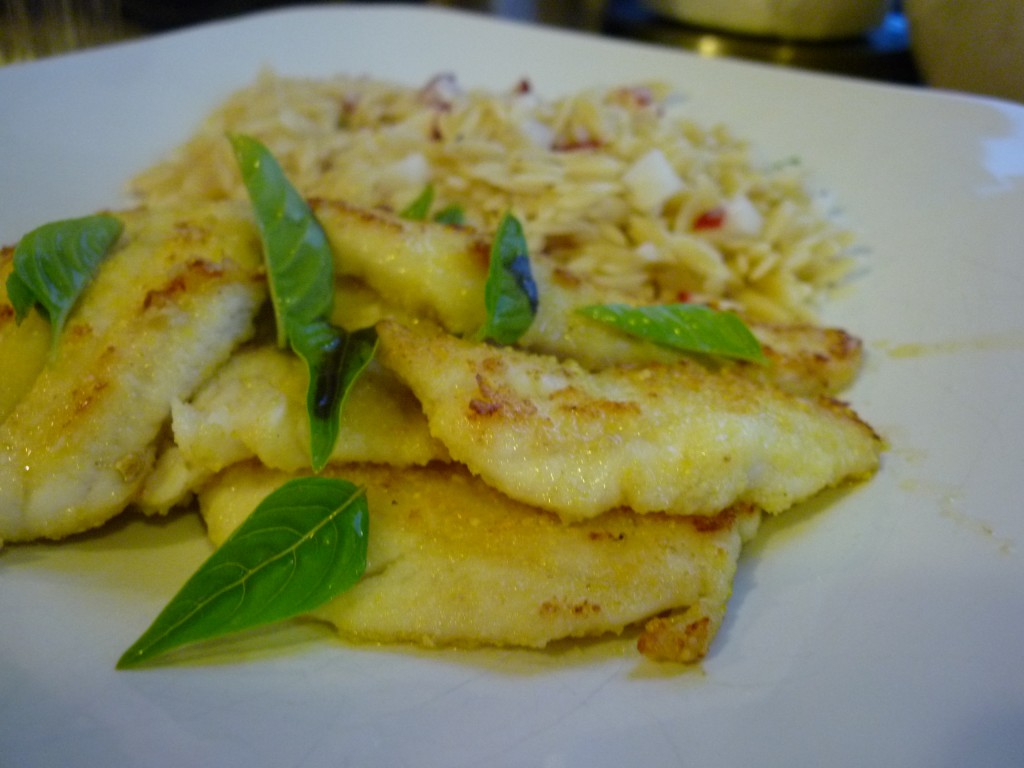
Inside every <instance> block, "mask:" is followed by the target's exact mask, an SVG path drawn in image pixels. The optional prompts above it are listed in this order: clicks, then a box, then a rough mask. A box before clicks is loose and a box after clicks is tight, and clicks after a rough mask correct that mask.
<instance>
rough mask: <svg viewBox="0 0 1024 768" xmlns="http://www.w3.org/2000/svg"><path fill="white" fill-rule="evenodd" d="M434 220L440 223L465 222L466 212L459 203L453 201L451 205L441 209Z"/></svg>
mask: <svg viewBox="0 0 1024 768" xmlns="http://www.w3.org/2000/svg"><path fill="white" fill-rule="evenodd" d="M434 221H436V222H437V223H438V224H464V223H465V221H466V212H465V211H464V210H463V208H462V206H461V205H459V204H458V203H452V204H451V205H446V206H445V207H444V208H442V209H441V210H440V211H438V212H437V213H435V214H434Z"/></svg>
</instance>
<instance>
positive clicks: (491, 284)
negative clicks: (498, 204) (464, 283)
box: [480, 213, 537, 344]
mask: <svg viewBox="0 0 1024 768" xmlns="http://www.w3.org/2000/svg"><path fill="white" fill-rule="evenodd" d="M484 303H485V306H486V308H487V322H486V324H485V325H484V327H483V329H481V331H480V338H481V339H484V340H491V341H496V342H498V343H499V344H513V343H515V342H516V341H517V340H518V339H519V337H520V336H522V335H523V334H524V333H525V332H526V330H527V329H528V328H529V327H530V323H532V322H533V317H534V315H536V314H537V284H536V283H535V282H534V281H533V274H532V273H531V271H530V257H529V254H528V253H527V248H526V237H525V235H524V234H523V227H522V225H521V224H520V223H519V220H518V219H516V218H515V216H513V215H512V214H510V213H506V214H505V215H504V216H503V217H502V219H501V222H500V224H499V225H498V231H497V233H496V234H495V236H494V241H493V242H492V244H491V262H490V269H489V270H488V273H487V284H486V286H485V288H484Z"/></svg>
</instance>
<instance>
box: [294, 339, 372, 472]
mask: <svg viewBox="0 0 1024 768" xmlns="http://www.w3.org/2000/svg"><path fill="white" fill-rule="evenodd" d="M293 346H294V348H295V351H296V352H297V353H298V354H299V356H300V357H302V359H303V360H305V361H306V368H307V370H308V371H309V386H308V388H307V390H306V411H307V413H308V414H309V432H310V435H309V438H310V455H311V457H312V463H313V470H314V471H316V472H319V471H320V470H321V469H323V468H324V466H326V464H327V462H328V460H329V459H330V458H331V452H332V451H333V450H334V444H335V443H336V442H337V441H338V431H339V429H340V426H341V423H340V422H341V412H342V409H343V408H344V403H345V400H347V399H348V393H349V391H350V390H351V388H352V384H353V383H354V382H355V380H356V379H357V378H359V376H360V374H362V372H363V371H364V370H366V366H367V365H369V364H370V360H371V359H372V358H373V355H374V353H375V351H376V349H377V332H376V331H375V330H374V329H373V328H363V329H362V330H359V331H355V332H353V333H348V332H346V331H344V330H342V329H341V328H337V327H335V326H333V325H331V324H330V323H328V322H326V321H321V322H317V323H311V324H310V325H308V326H306V327H305V328H303V329H301V331H300V332H299V333H298V334H296V335H295V336H294V338H293Z"/></svg>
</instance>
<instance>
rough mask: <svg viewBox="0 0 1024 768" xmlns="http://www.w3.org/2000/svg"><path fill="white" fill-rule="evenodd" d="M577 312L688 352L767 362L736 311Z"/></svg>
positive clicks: (683, 307)
mask: <svg viewBox="0 0 1024 768" xmlns="http://www.w3.org/2000/svg"><path fill="white" fill-rule="evenodd" d="M577 312H579V313H580V314H583V315H586V316H587V317H590V318H593V319H594V320H599V321H601V322H603V323H607V324H608V325H612V326H614V327H615V328H618V329H619V330H621V331H624V332H626V333H628V334H630V335H632V336H637V337H639V338H641V339H648V340H650V341H653V342H655V343H656V344H661V345H662V346H666V347H672V348H674V349H679V350H683V351H685V352H698V353H701V354H705V355H717V356H719V357H728V358H733V359H738V360H747V361H750V362H756V363H763V362H764V361H765V357H764V352H763V351H762V349H761V345H760V343H759V342H758V341H757V338H756V337H755V336H754V334H753V333H751V332H750V329H749V328H747V326H746V325H745V324H744V322H743V321H742V320H741V319H740V318H739V316H737V315H736V314H735V313H733V312H720V311H716V310H714V309H711V308H710V307H705V306H702V305H700V304H659V305H654V306H644V307H631V306H628V305H625V304H598V305H594V306H589V307H580V308H579V309H578V310H577Z"/></svg>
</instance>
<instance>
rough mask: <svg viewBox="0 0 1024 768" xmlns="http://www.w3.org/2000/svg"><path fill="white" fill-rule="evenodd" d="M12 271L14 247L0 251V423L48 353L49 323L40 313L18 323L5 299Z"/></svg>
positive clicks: (41, 368) (30, 381)
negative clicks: (8, 279)
mask: <svg viewBox="0 0 1024 768" xmlns="http://www.w3.org/2000/svg"><path fill="white" fill-rule="evenodd" d="M13 271H14V248H0V366H2V368H3V375H0V423H3V421H4V419H6V418H7V414H9V413H10V412H11V411H13V410H14V406H15V405H17V404H18V401H19V400H21V398H22V397H24V396H25V393H26V392H28V390H29V389H30V388H31V387H32V382H33V381H35V380H36V376H38V375H39V372H40V371H41V370H43V366H44V365H46V355H47V353H48V352H49V351H50V324H49V323H48V322H47V321H46V318H44V317H43V316H42V315H41V314H40V313H39V312H30V313H29V314H28V315H27V316H26V317H24V318H23V319H22V321H21V323H16V322H15V319H14V307H13V306H11V302H10V299H8V298H7V278H8V277H10V275H11V272H13Z"/></svg>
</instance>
